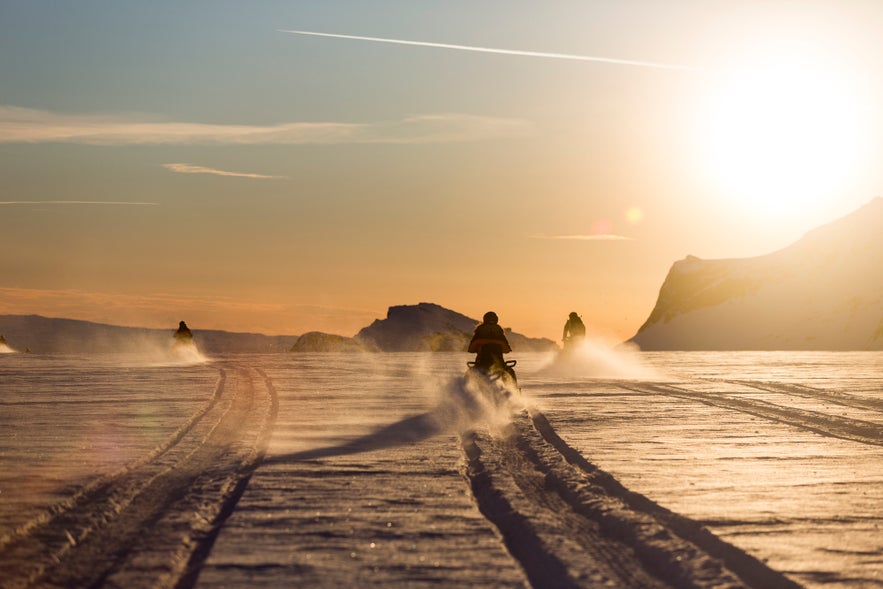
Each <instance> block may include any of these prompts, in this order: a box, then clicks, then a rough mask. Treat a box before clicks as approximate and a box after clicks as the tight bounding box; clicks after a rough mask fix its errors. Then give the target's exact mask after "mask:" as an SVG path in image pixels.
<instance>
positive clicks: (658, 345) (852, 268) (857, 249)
mask: <svg viewBox="0 0 883 589" xmlns="http://www.w3.org/2000/svg"><path fill="white" fill-rule="evenodd" d="M629 341H630V342H632V343H635V344H637V345H638V346H640V348H641V349H643V350H883V198H879V197H878V198H875V199H874V200H872V201H871V202H869V203H868V204H866V205H864V206H863V207H861V208H860V209H858V210H857V211H854V212H853V213H851V214H849V215H847V216H845V217H843V218H841V219H838V220H837V221H834V222H833V223H830V224H828V225H824V226H822V227H819V228H817V229H814V230H812V231H810V232H809V233H807V234H806V235H805V236H804V237H803V238H801V239H800V240H798V241H797V242H795V243H794V244H792V245H790V246H788V247H786V248H784V249H782V250H779V251H776V252H773V253H771V254H767V255H764V256H759V257H756V258H743V259H730V260H700V259H699V258H696V257H693V256H687V257H686V258H685V259H683V260H680V261H678V262H675V263H674V265H672V267H671V269H670V270H669V273H668V276H667V277H666V279H665V281H664V282H663V284H662V287H661V288H660V290H659V298H658V299H657V301H656V306H655V307H654V308H653V311H652V312H651V313H650V316H649V317H648V318H647V321H646V322H645V323H644V325H642V326H641V328H640V329H639V330H638V332H637V334H635V336H634V337H632V338H631V339H630V340H629Z"/></svg>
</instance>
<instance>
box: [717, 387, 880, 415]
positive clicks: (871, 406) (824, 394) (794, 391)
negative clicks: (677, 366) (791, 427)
mask: <svg viewBox="0 0 883 589" xmlns="http://www.w3.org/2000/svg"><path fill="white" fill-rule="evenodd" d="M725 382H731V383H734V384H742V385H747V386H750V387H752V388H755V389H760V390H762V391H769V392H771V393H784V394H786V395H794V396H797V397H804V398H807V399H815V400H823V401H828V402H829V403H834V404H836V405H842V406H843V407H852V408H853V409H865V410H869V411H876V412H878V413H883V399H868V398H865V397H858V396H856V395H850V394H848V393H841V392H835V391H825V390H822V389H817V388H813V387H808V386H806V385H800V384H792V383H782V382H762V381H754V380H728V381H725Z"/></svg>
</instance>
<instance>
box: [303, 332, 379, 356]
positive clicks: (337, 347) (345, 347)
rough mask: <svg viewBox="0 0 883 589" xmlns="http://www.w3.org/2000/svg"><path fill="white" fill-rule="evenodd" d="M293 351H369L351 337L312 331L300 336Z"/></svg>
mask: <svg viewBox="0 0 883 589" xmlns="http://www.w3.org/2000/svg"><path fill="white" fill-rule="evenodd" d="M291 351H292V352H367V351H369V350H368V348H366V347H365V346H364V345H363V344H361V343H360V342H358V341H356V340H355V339H353V338H351V337H344V336H342V335H334V334H331V333H322V332H321V331H310V332H307V333H305V334H303V335H302V336H300V337H299V338H297V341H296V342H295V344H294V345H293V346H292V347H291Z"/></svg>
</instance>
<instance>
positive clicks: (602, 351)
mask: <svg viewBox="0 0 883 589" xmlns="http://www.w3.org/2000/svg"><path fill="white" fill-rule="evenodd" d="M537 372H538V373H540V374H544V375H550V376H565V377H581V376H582V377H589V378H622V379H634V380H638V379H645V380H652V379H655V378H656V377H657V376H658V375H657V373H656V371H655V370H654V369H653V368H651V367H648V366H645V365H644V364H643V363H642V362H641V358H640V354H639V353H638V348H637V347H636V346H618V347H616V348H614V347H611V346H610V345H608V344H607V343H605V342H602V341H600V340H591V339H588V338H587V339H585V340H583V341H582V342H581V343H578V344H575V345H574V346H573V347H572V348H570V349H566V350H562V351H560V352H556V353H555V354H554V355H552V356H551V357H550V358H549V360H548V362H547V363H546V364H545V365H543V367H542V368H540V369H539V370H538V371H537Z"/></svg>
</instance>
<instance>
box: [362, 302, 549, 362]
mask: <svg viewBox="0 0 883 589" xmlns="http://www.w3.org/2000/svg"><path fill="white" fill-rule="evenodd" d="M479 323H480V321H478V320H476V319H473V318H471V317H467V316H466V315H462V314H460V313H457V312H456V311H451V310H450V309H445V308H444V307H441V306H439V305H436V304H433V303H419V304H417V305H399V306H395V307H390V308H389V310H388V311H387V315H386V319H378V320H376V321H374V323H372V324H371V325H369V326H368V327H366V328H364V329H362V330H361V331H360V332H359V333H358V334H356V337H355V339H356V340H358V341H360V342H362V343H363V344H365V345H366V346H369V347H371V348H375V349H377V350H379V351H383V352H439V351H457V352H462V351H465V350H466V347H467V345H468V344H469V340H470V338H471V337H472V332H473V331H474V330H475V326H476V325H478V324H479ZM506 337H507V338H509V343H510V344H511V345H512V349H513V350H514V351H518V352H532V351H546V350H552V349H555V348H556V346H555V343H554V342H553V341H552V340H549V339H545V338H529V337H526V336H523V335H521V334H517V333H514V332H512V331H511V330H507V332H506Z"/></svg>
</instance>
